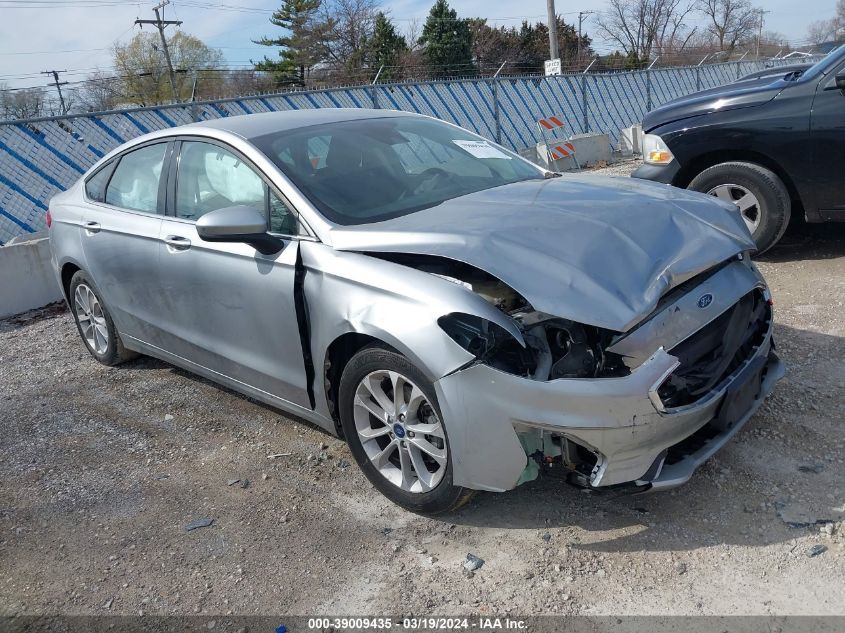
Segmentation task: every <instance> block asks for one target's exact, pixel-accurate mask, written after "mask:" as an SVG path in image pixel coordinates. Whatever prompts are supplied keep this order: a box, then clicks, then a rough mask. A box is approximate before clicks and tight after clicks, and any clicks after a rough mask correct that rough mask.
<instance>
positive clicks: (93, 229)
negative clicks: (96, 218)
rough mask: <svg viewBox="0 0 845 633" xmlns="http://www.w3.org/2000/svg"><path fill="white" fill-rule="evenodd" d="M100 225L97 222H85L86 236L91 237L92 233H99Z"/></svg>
mask: <svg viewBox="0 0 845 633" xmlns="http://www.w3.org/2000/svg"><path fill="white" fill-rule="evenodd" d="M100 228H102V227H100V223H99V222H86V223H85V232H86V233H87V234H88V235H93V234H94V233H99V232H100Z"/></svg>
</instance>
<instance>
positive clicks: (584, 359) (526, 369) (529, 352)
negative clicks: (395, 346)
mask: <svg viewBox="0 0 845 633" xmlns="http://www.w3.org/2000/svg"><path fill="white" fill-rule="evenodd" d="M369 254H370V255H371V256H374V257H379V258H381V259H386V260H389V261H392V262H394V263H397V264H401V265H404V266H409V267H411V268H415V269H417V270H420V271H423V272H427V273H430V274H432V275H435V276H437V277H440V278H442V279H445V280H446V281H450V282H452V283H455V284H458V285H460V286H463V287H464V288H466V289H467V290H470V291H472V292H474V293H476V294H477V295H479V296H481V297H482V298H484V299H485V300H486V301H488V302H489V303H491V304H492V305H494V306H495V307H496V308H498V309H499V310H501V311H502V312H504V313H505V314H507V315H508V316H509V317H511V318H512V319H513V320H514V322H515V323H516V324H517V327H518V328H519V329H520V331H521V332H522V334H523V338H524V340H525V343H526V345H527V347H523V346H522V345H521V344H520V343H519V342H518V341H517V340H515V339H514V337H513V336H511V334H510V333H508V332H507V331H505V330H504V329H503V328H501V327H500V326H498V325H497V324H495V323H491V322H489V321H487V320H485V319H482V318H480V317H478V316H474V315H471V314H463V313H452V314H449V315H446V316H444V317H441V318H440V320H439V321H438V323H439V325H440V327H441V328H443V330H444V331H445V332H446V333H447V334H448V335H449V336H450V337H451V338H452V340H454V341H455V342H456V343H458V344H459V345H460V346H461V347H463V348H464V349H465V350H467V351H468V352H470V353H471V354H473V355H474V356H475V357H476V358H477V359H478V362H481V363H484V364H486V365H489V366H491V367H494V368H496V369H499V370H501V371H505V372H508V373H511V374H516V375H519V376H525V377H528V378H532V379H534V380H540V381H547V380H557V379H560V378H597V377H613V376H625V375H627V374H628V373H630V371H629V370H628V368H627V367H625V365H624V364H623V362H622V358H621V357H620V356H618V355H616V354H612V353H609V352H606V351H605V350H606V349H607V347H608V346H609V345H610V343H611V341H612V340H613V338H614V337H615V336H616V333H614V332H610V331H608V330H601V329H600V328H596V327H593V326H589V325H582V324H580V323H576V322H574V321H570V320H568V319H562V318H559V317H555V316H552V315H550V314H545V313H543V312H538V311H536V310H534V309H533V308H532V307H531V305H530V304H529V303H528V302H527V301H526V300H525V298H524V297H523V296H521V295H520V294H519V293H518V292H516V291H515V290H514V289H513V288H511V287H510V286H508V285H507V284H505V283H504V282H502V281H501V280H499V279H497V278H496V277H494V276H492V275H490V274H489V273H486V272H484V271H482V270H479V269H478V268H475V267H474V266H470V265H469V264H464V263H462V262H458V261H454V260H451V259H447V258H444V257H436V256H430V255H409V254H398V253H369Z"/></svg>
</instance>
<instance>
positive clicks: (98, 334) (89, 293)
mask: <svg viewBox="0 0 845 633" xmlns="http://www.w3.org/2000/svg"><path fill="white" fill-rule="evenodd" d="M73 306H74V309H75V311H76V318H77V320H78V321H79V329H80V331H81V332H82V338H84V339H85V341H86V342H87V343H88V346H89V347H90V348H91V349H92V350H94V352H95V353H97V354H101V355H102V354H105V353H106V351H107V350H108V348H109V327H108V324H107V323H106V317H105V315H104V314H103V306H102V305H100V300H99V299H97V295H95V294H94V291H93V290H91V288H90V287H88V286H87V285H86V284H79V285H78V286H77V287H76V292H75V293H74V298H73Z"/></svg>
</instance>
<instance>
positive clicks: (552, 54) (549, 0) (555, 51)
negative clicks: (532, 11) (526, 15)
mask: <svg viewBox="0 0 845 633" xmlns="http://www.w3.org/2000/svg"><path fill="white" fill-rule="evenodd" d="M546 11H547V12H548V14H549V59H558V58H559V57H560V48H559V47H558V45H557V13H555V0H546Z"/></svg>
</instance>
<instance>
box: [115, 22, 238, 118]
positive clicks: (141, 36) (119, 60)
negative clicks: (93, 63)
mask: <svg viewBox="0 0 845 633" xmlns="http://www.w3.org/2000/svg"><path fill="white" fill-rule="evenodd" d="M167 46H168V48H169V49H170V58H171V60H172V62H173V68H174V70H175V71H176V94H177V95H178V96H179V99H180V100H184V99H187V98H189V97H190V95H191V91H192V89H193V84H194V79H198V80H199V81H200V82H202V83H205V84H206V85H208V84H211V83H215V82H217V81H218V80H217V78H216V77H215V73H214V72H213V71H215V70H216V69H218V68H219V67H220V64H221V62H222V61H223V55H222V53H221V52H220V51H218V50H216V49H213V48H209V47H208V46H206V45H205V44H204V43H203V42H202V41H201V40H199V39H197V38H196V37H194V36H193V35H188V34H187V33H183V32H182V31H176V33H174V34H173V36H172V37H170V38H168V40H167ZM114 66H115V68H116V69H117V71H118V76H119V77H120V80H121V81H120V89H119V93H118V94H119V97H120V100H121V101H123V102H125V103H133V104H139V105H156V104H160V103H167V102H168V101H170V99H171V91H170V80H169V76H168V71H167V64H166V63H165V61H164V55H163V53H162V51H161V42H160V40H159V36H158V34H153V33H138V34H137V35H136V36H135V37H133V38H132V39H131V40H130V41H129V42H128V43H127V44H117V45H116V46H115V48H114Z"/></svg>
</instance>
